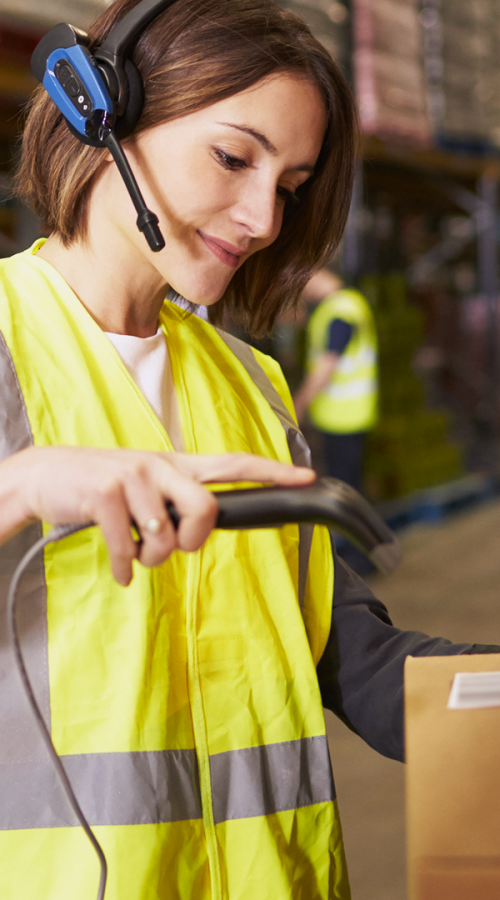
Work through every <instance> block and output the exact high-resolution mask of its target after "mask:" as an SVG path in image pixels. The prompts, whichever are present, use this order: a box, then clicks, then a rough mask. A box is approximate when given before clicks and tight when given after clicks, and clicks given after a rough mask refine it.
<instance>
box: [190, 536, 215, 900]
mask: <svg viewBox="0 0 500 900" xmlns="http://www.w3.org/2000/svg"><path fill="white" fill-rule="evenodd" d="M202 552H203V551H202V550H198V551H197V552H196V553H190V554H189V563H188V577H187V586H186V587H187V596H186V633H187V656H188V684H189V696H190V702H191V713H192V717H193V732H194V741H195V749H196V755H197V757H198V768H199V774H200V791H201V803H202V809H203V824H204V826H205V835H206V840H207V854H208V863H209V867H210V883H211V893H212V900H222V883H221V871H220V859H219V850H218V845H217V835H216V832H215V822H214V814H213V807H212V781H211V777H210V757H209V752H208V738H207V729H206V722H205V713H204V709H203V697H202V692H201V682H200V661H199V656H198V641H197V628H196V626H197V617H198V597H199V591H200V581H201V555H202Z"/></svg>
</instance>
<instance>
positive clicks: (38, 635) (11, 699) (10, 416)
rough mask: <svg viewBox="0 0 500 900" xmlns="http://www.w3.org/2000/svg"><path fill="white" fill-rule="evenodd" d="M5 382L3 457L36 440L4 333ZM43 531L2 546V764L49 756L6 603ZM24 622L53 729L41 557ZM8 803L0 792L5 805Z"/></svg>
mask: <svg viewBox="0 0 500 900" xmlns="http://www.w3.org/2000/svg"><path fill="white" fill-rule="evenodd" d="M0 385H1V391H2V395H1V403H0V459H2V460H3V459H6V458H7V457H8V456H11V455H12V454H13V453H16V452H17V451H18V450H23V449H24V448H26V447H29V446H30V445H32V444H33V435H32V433H31V427H30V423H29V421H28V414H27V412H26V406H25V403H24V399H23V395H22V393H21V387H20V385H19V381H18V378H17V373H16V370H15V367H14V362H13V360H12V356H11V354H10V351H9V348H8V347H7V344H6V343H5V338H4V336H3V335H2V334H1V332H0ZM41 536H42V526H41V523H39V522H38V523H36V524H33V525H31V526H30V527H29V528H25V529H24V531H22V532H21V533H20V534H18V535H16V536H15V537H13V538H11V540H10V541H7V543H6V544H4V545H3V546H2V547H0V766H1V765H2V764H5V763H7V762H10V761H11V760H13V759H16V760H25V761H35V760H38V759H45V758H46V750H45V747H44V745H43V743H42V739H41V738H40V736H39V733H38V729H37V727H36V724H35V723H34V721H33V715H32V713H31V710H30V709H29V707H28V704H27V701H26V699H25V697H24V693H23V692H22V690H21V687H20V685H19V682H18V676H17V672H16V670H15V666H14V659H13V655H12V653H11V651H10V649H9V646H8V640H7V620H6V608H5V603H6V599H7V590H8V586H9V584H10V580H11V578H12V575H13V572H14V569H15V568H16V566H17V564H18V563H19V561H20V560H21V558H22V557H23V556H24V554H25V553H26V551H27V550H28V549H29V547H31V546H32V545H33V544H34V543H35V541H37V540H38V539H39V538H40V537H41ZM18 623H19V631H20V635H21V641H22V646H23V651H24V655H25V659H26V664H27V667H28V671H29V673H30V674H31V678H32V682H33V685H34V686H35V691H36V696H37V699H38V703H39V704H40V708H41V710H42V711H43V714H44V716H45V719H46V722H47V724H48V725H49V728H50V695H49V670H48V650H47V586H46V582H45V571H44V564H43V558H42V557H41V556H38V557H37V559H35V560H34V561H33V563H32V564H31V566H30V568H29V569H28V570H27V573H26V575H25V576H24V577H23V580H22V582H21V585H20V588H19V616H18ZM2 802H3V801H2V798H1V796H0V805H1V804H2Z"/></svg>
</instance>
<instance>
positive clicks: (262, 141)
mask: <svg viewBox="0 0 500 900" xmlns="http://www.w3.org/2000/svg"><path fill="white" fill-rule="evenodd" d="M217 125H224V126H225V127H226V128H236V130H237V131H244V132H245V134H250V135H251V136H252V137H254V138H255V140H256V141H258V142H259V144H261V145H262V146H263V147H264V150H267V152H268V153H272V154H273V156H276V154H277V153H278V151H277V149H276V147H275V146H274V144H271V141H270V140H269V139H268V138H266V136H265V134H261V133H260V131H255V128H250V126H249V125H233V123H232V122H217Z"/></svg>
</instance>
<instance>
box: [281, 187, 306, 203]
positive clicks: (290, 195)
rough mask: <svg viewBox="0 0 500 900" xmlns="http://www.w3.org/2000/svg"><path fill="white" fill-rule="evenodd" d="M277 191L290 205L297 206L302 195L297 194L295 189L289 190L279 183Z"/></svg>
mask: <svg viewBox="0 0 500 900" xmlns="http://www.w3.org/2000/svg"><path fill="white" fill-rule="evenodd" d="M276 193H277V195H278V197H279V198H280V199H281V200H284V201H285V203H287V204H288V206H297V204H298V203H300V197H298V196H297V194H295V193H294V192H293V191H289V190H288V189H287V188H284V187H281V185H278V187H277V188H276Z"/></svg>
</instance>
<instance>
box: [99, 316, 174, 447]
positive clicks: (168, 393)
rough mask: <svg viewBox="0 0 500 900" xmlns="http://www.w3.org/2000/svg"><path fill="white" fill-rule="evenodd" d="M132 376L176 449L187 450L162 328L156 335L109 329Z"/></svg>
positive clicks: (112, 340)
mask: <svg viewBox="0 0 500 900" xmlns="http://www.w3.org/2000/svg"><path fill="white" fill-rule="evenodd" d="M105 334H106V336H107V337H108V338H109V340H110V341H111V343H112V344H113V346H114V348H115V350H116V351H117V353H118V354H119V355H120V357H121V359H122V362H123V364H124V365H125V367H126V368H127V370H128V372H129V374H130V376H131V377H132V378H133V379H134V381H135V383H136V385H137V387H138V388H139V390H141V391H142V393H143V394H144V396H145V398H146V400H147V401H148V403H149V405H150V406H151V407H152V409H153V411H154V412H155V413H156V415H157V416H158V418H159V420H160V422H161V423H162V425H163V426H164V428H165V430H166V432H167V433H168V436H169V438H170V440H171V441H172V444H173V446H174V450H177V451H178V452H179V453H181V452H182V451H183V450H184V442H183V439H182V428H181V421H180V415H179V407H178V404H177V397H176V394H175V388H174V382H173V378H172V367H171V365H170V356H169V353H168V347H167V341H166V339H165V335H164V334H163V331H162V330H161V328H159V329H158V331H157V332H156V334H154V335H153V336H152V337H147V338H140V337H135V336H133V335H130V334H111V333H110V332H108V331H106V332H105Z"/></svg>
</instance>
